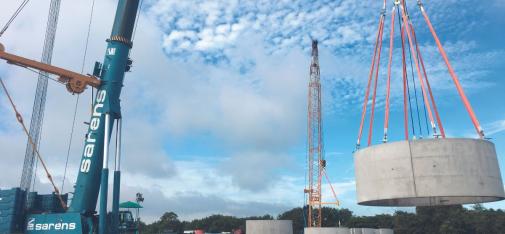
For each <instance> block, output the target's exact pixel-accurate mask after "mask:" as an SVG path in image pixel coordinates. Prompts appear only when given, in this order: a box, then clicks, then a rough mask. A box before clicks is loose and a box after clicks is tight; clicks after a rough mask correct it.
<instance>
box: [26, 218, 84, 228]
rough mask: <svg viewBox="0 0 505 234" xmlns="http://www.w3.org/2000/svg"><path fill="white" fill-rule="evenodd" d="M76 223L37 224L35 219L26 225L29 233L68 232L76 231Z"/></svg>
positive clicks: (31, 219)
mask: <svg viewBox="0 0 505 234" xmlns="http://www.w3.org/2000/svg"><path fill="white" fill-rule="evenodd" d="M76 225H77V224H76V223H64V222H57V223H37V222H36V221H35V218H30V219H29V220H28V224H27V225H26V230H27V231H67V230H75V228H76Z"/></svg>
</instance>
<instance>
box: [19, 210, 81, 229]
mask: <svg viewBox="0 0 505 234" xmlns="http://www.w3.org/2000/svg"><path fill="white" fill-rule="evenodd" d="M84 231H85V230H83V227H82V220H81V214H79V213H61V214H40V215H29V216H28V217H27V219H26V232H25V233H27V234H38V233H58V234H59V233H62V234H64V233H74V234H75V233H83V232H84Z"/></svg>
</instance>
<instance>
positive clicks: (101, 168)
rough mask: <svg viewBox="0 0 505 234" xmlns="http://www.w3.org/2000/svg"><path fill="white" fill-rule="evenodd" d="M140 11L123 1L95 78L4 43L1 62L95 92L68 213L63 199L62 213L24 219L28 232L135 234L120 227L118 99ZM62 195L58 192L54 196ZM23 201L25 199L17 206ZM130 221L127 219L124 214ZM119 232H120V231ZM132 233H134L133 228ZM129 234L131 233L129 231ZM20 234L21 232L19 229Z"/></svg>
mask: <svg viewBox="0 0 505 234" xmlns="http://www.w3.org/2000/svg"><path fill="white" fill-rule="evenodd" d="M138 7H139V0H119V3H118V7H117V10H116V16H115V20H114V25H113V28H112V33H111V37H110V38H109V39H108V40H107V50H106V54H105V59H104V62H103V65H102V64H100V63H98V62H97V63H96V64H95V69H94V72H93V75H81V74H79V73H75V72H72V71H68V70H65V69H62V68H58V67H55V66H51V65H47V64H44V63H40V62H36V61H34V60H30V59H26V58H23V57H20V56H16V55H14V54H10V53H7V52H5V47H4V46H3V45H1V44H0V58H1V59H3V60H6V61H7V62H8V63H10V64H14V65H18V66H22V67H27V68H34V69H38V70H40V71H44V72H47V73H50V74H54V75H57V76H58V77H59V78H58V79H59V81H61V82H63V83H65V84H66V86H67V89H68V91H69V92H71V93H82V92H83V91H84V90H85V88H86V87H87V86H92V87H94V88H97V90H98V91H97V94H96V97H95V101H94V104H93V109H92V115H91V120H90V122H89V129H88V132H87V134H86V139H85V142H84V150H83V153H82V159H81V163H80V166H79V174H78V177H77V182H76V185H75V191H74V193H73V194H74V196H73V199H72V202H71V204H70V206H69V207H68V208H67V206H66V204H65V202H64V199H61V197H62V196H59V198H60V199H59V200H60V202H61V206H62V208H63V209H62V210H63V212H61V213H42V214H30V213H28V214H26V215H25V216H24V218H23V221H20V222H24V224H25V225H23V226H24V232H26V233H96V232H97V231H98V232H99V233H119V232H122V233H124V232H129V231H131V232H135V230H134V228H131V227H132V225H131V224H132V222H133V220H130V222H131V223H124V222H123V223H120V222H119V215H120V212H119V187H120V167H119V166H120V145H121V110H120V98H119V97H120V95H121V88H122V86H123V78H124V74H125V72H126V71H128V70H129V67H130V65H131V60H130V59H129V58H128V56H129V51H130V49H131V48H132V42H131V38H132V32H133V29H134V26H135V18H136V15H137V11H138ZM114 121H116V122H117V126H116V146H117V147H116V154H115V168H114V185H113V199H112V212H111V213H110V214H107V190H108V174H109V171H108V170H109V169H108V161H109V153H108V152H109V150H108V148H109V141H110V139H111V132H112V130H113V125H114ZM99 190H100V215H99V216H97V215H96V211H95V210H96V205H97V202H98V195H99ZM56 193H57V194H59V192H58V191H56ZM19 202H20V203H21V202H24V199H21V200H20V201H19ZM121 215H122V216H123V215H125V216H128V214H121ZM129 217H131V214H130V216H129ZM119 227H121V230H119V229H120V228H119ZM130 228H131V229H130ZM126 229H129V230H126ZM18 231H19V230H18Z"/></svg>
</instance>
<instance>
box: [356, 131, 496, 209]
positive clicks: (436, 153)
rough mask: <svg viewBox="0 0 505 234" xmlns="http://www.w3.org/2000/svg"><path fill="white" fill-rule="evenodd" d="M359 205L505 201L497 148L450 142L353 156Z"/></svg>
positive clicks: (389, 146)
mask: <svg viewBox="0 0 505 234" xmlns="http://www.w3.org/2000/svg"><path fill="white" fill-rule="evenodd" d="M354 165H355V173H356V190H357V191H356V192H357V199H358V204H360V205H367V206H437V205H455V204H472V203H484V202H492V201H499V200H503V199H505V193H504V190H503V183H502V178H501V174H500V168H499V166H498V160H497V155H496V150H495V146H494V144H493V143H492V142H490V141H487V140H477V139H466V138H451V139H424V140H413V141H399V142H392V143H386V144H380V145H375V146H371V147H368V148H364V149H361V150H358V151H356V152H355V154H354Z"/></svg>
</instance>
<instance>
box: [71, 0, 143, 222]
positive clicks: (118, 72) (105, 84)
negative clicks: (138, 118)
mask: <svg viewBox="0 0 505 234" xmlns="http://www.w3.org/2000/svg"><path fill="white" fill-rule="evenodd" d="M138 5H139V0H120V1H119V3H118V7H117V10H116V17H115V21H114V26H113V30H112V34H111V39H109V40H108V45H107V51H106V55H105V59H104V62H103V66H102V71H101V76H100V78H101V80H102V85H101V87H100V88H99V89H98V91H97V95H96V97H95V102H94V105H93V114H92V116H91V120H90V125H89V129H88V134H87V135H86V139H85V143H84V144H85V146H84V150H83V154H82V159H81V164H80V165H81V166H80V168H79V175H78V177H77V182H76V186H75V193H74V197H73V199H72V203H71V204H70V207H69V212H78V213H81V214H83V215H85V216H92V215H94V213H95V209H96V204H97V199H98V192H99V188H100V183H99V181H100V177H101V173H102V171H101V169H102V165H103V144H104V137H105V136H104V135H105V127H104V126H105V124H104V123H105V113H108V114H110V116H111V122H113V121H112V120H114V119H118V118H120V117H121V110H120V100H119V96H120V94H121V88H122V86H123V78H124V73H125V69H126V65H127V60H128V54H129V51H130V48H131V44H130V43H129V42H130V40H131V35H132V31H133V27H134V22H135V17H136V14H137V10H138ZM112 127H113V124H110V129H109V133H110V132H112V131H111V130H112ZM108 138H109V139H110V135H109V136H108Z"/></svg>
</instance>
